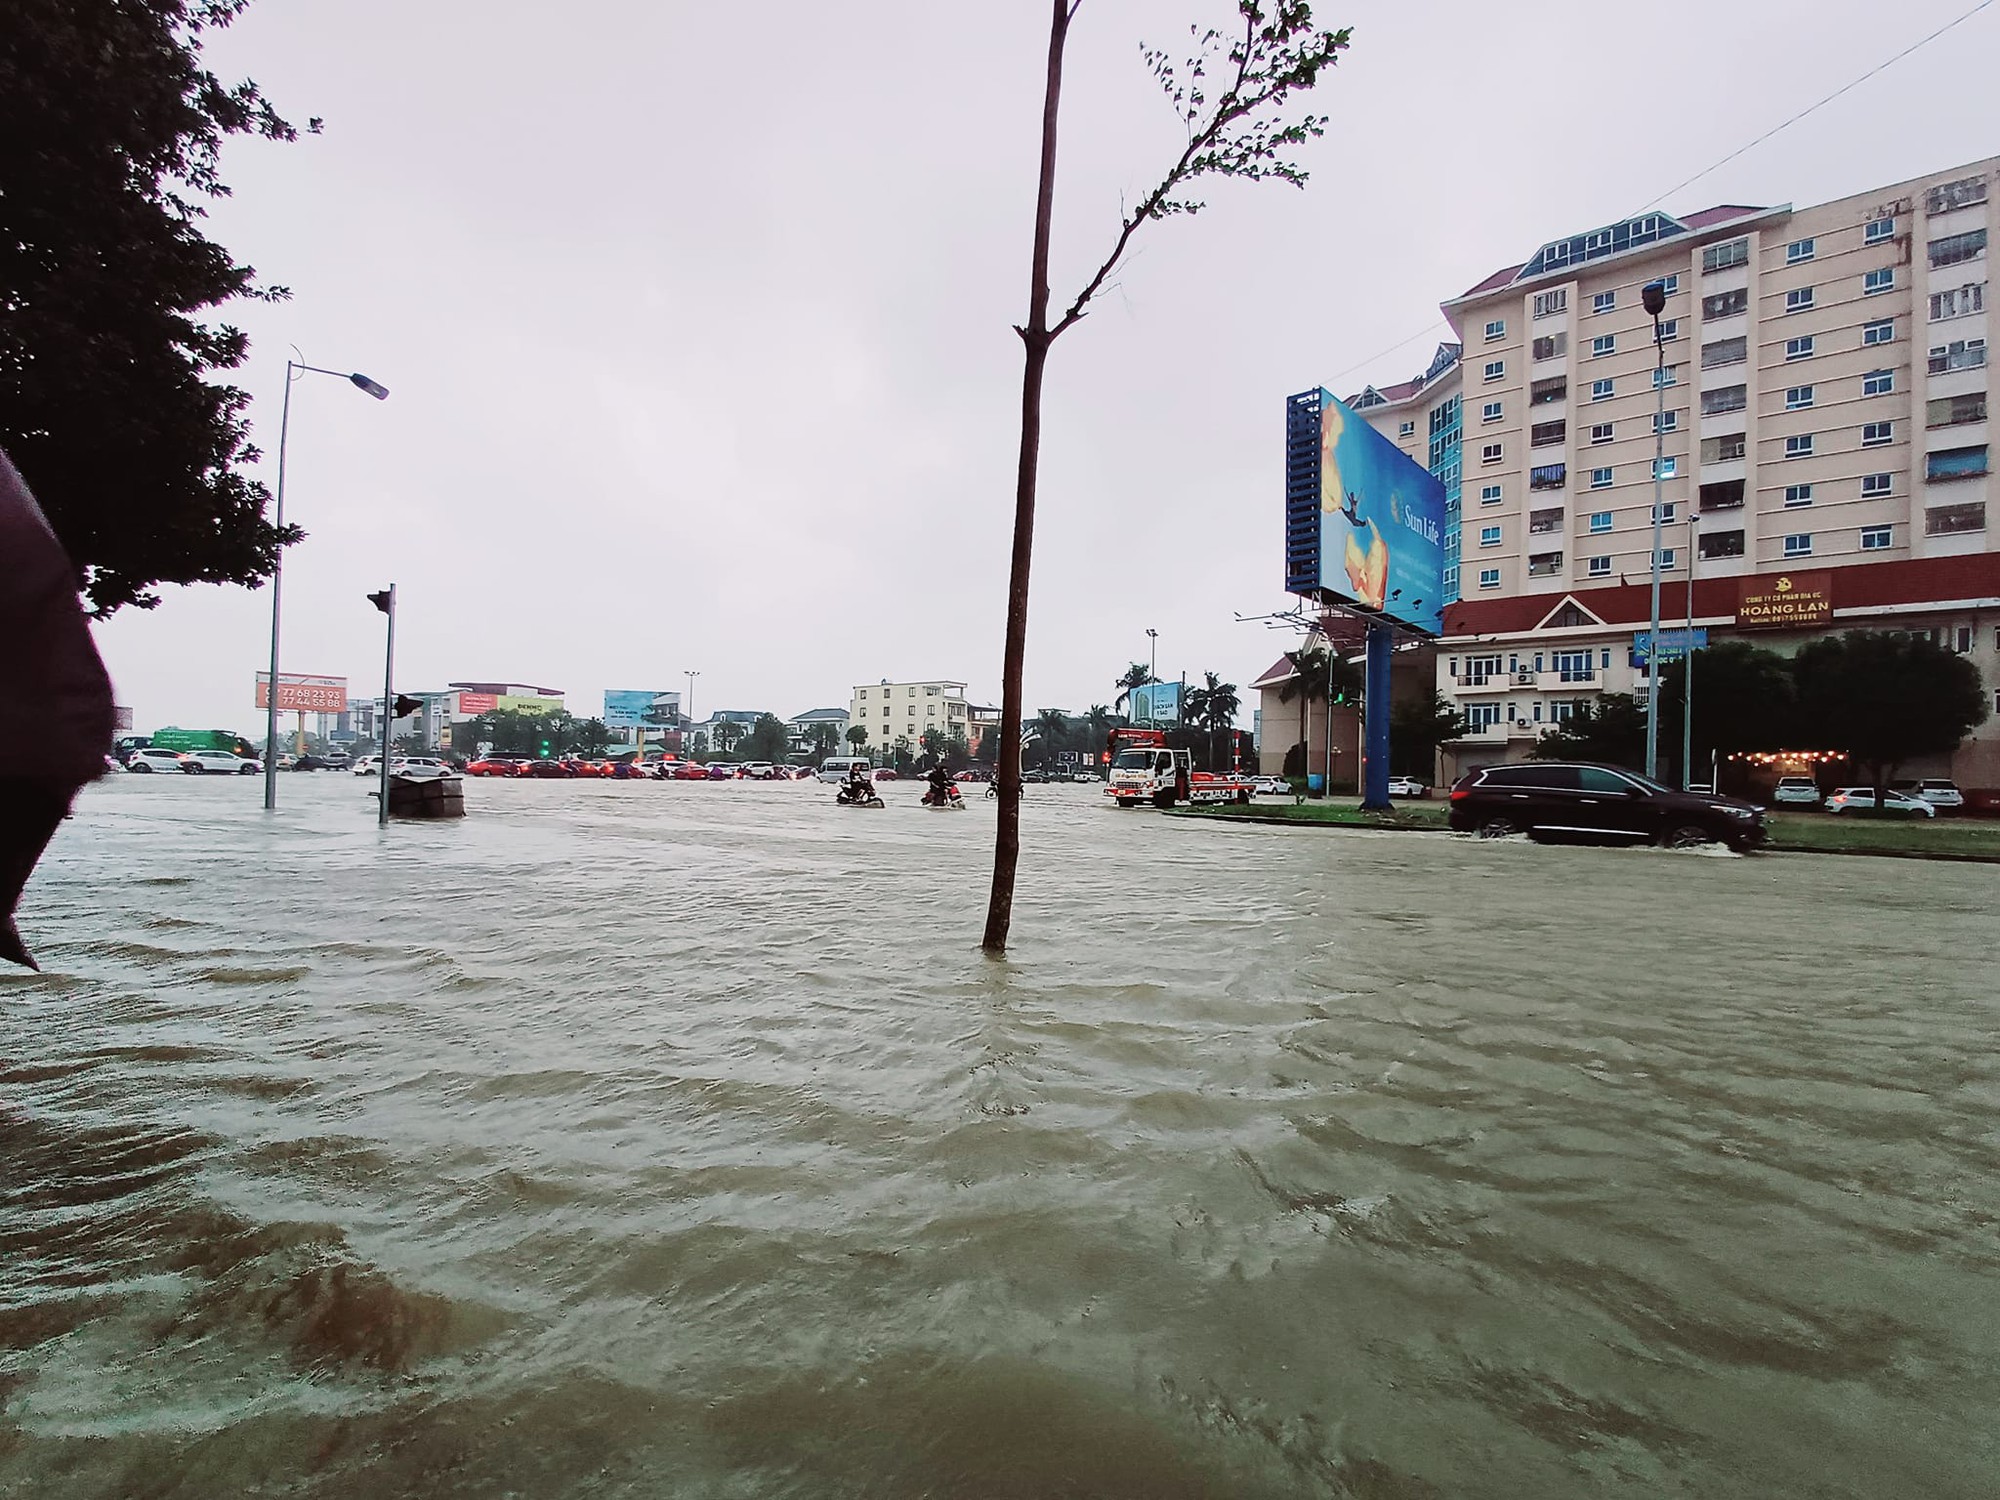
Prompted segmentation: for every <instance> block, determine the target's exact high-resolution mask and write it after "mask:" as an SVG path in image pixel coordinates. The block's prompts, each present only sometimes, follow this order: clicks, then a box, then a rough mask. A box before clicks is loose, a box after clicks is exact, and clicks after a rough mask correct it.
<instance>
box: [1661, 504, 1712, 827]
mask: <svg viewBox="0 0 2000 1500" xmlns="http://www.w3.org/2000/svg"><path fill="white" fill-rule="evenodd" d="M1700 519H1701V518H1700V515H1699V514H1698V513H1697V512H1696V510H1695V508H1694V507H1693V506H1692V505H1690V506H1689V507H1688V563H1687V568H1688V607H1687V631H1686V634H1685V635H1683V636H1682V638H1681V790H1682V791H1686V790H1687V789H1688V783H1689V782H1690V781H1692V780H1693V779H1694V553H1695V543H1694V528H1695V524H1696V523H1697V522H1698V521H1699V520H1700ZM1653 649H1654V651H1655V652H1657V651H1658V650H1659V647H1658V646H1657V645H1656V646H1655V647H1654V648H1653ZM1709 790H1710V791H1711V792H1713V791H1714V790H1715V787H1714V785H1713V784H1711V785H1710V786H1709Z"/></svg>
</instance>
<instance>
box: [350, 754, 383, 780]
mask: <svg viewBox="0 0 2000 1500" xmlns="http://www.w3.org/2000/svg"><path fill="white" fill-rule="evenodd" d="M381 769H382V757H381V756H379V755H364V756H362V757H361V759H359V760H357V761H356V762H355V763H354V774H355V775H356V776H375V775H379V774H380V773H381Z"/></svg>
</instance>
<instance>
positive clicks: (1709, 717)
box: [1660, 641, 1832, 774]
mask: <svg viewBox="0 0 2000 1500" xmlns="http://www.w3.org/2000/svg"><path fill="white" fill-rule="evenodd" d="M1686 683H1687V666H1686V663H1684V662H1679V661H1670V662H1667V663H1665V664H1664V665H1663V666H1662V667H1661V668H1660V747H1661V750H1662V752H1663V753H1670V754H1671V756H1672V758H1673V759H1674V760H1676V761H1678V760H1679V759H1680V745H1681V704H1682V701H1683V698H1684V695H1685V693H1686V691H1687V687H1686ZM1810 747H1811V741H1810V739H1809V738H1808V737H1807V736H1805V735H1803V733H1802V732H1801V726H1800V724H1799V714H1798V693H1797V691H1796V689H1795V688H1794V686H1793V681H1792V664H1791V662H1789V661H1787V660H1786V659H1785V658H1784V657H1782V656H1780V655H1778V653H1777V652H1775V651H1767V650H1765V649H1764V648H1763V647H1762V646H1757V645H1753V644H1751V643H1750V642H1749V641H1720V642H1718V643H1716V644H1715V645H1713V646H1708V647H1705V648H1704V649H1702V650H1700V651H1697V652H1696V653H1695V661H1694V763H1695V764H1696V765H1697V766H1706V765H1707V764H1708V759H1709V755H1710V752H1717V753H1720V754H1722V755H1729V754H1732V753H1734V752H1736V751H1742V750H1797V749H1806V748H1810ZM1829 748H1832V747H1829ZM1704 774H1705V773H1704Z"/></svg>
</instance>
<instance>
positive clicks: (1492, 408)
mask: <svg viewBox="0 0 2000 1500" xmlns="http://www.w3.org/2000/svg"><path fill="white" fill-rule="evenodd" d="M1479 420H1480V421H1482V422H1497V421H1499V420H1500V403H1499V402H1498V401H1489V402H1487V403H1486V404H1485V405H1484V406H1482V407H1480V408H1479Z"/></svg>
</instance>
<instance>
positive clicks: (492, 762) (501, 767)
mask: <svg viewBox="0 0 2000 1500" xmlns="http://www.w3.org/2000/svg"><path fill="white" fill-rule="evenodd" d="M527 768H528V763H527V761H525V760H523V759H522V758H521V757H520V756H518V755H482V756H480V757H479V758H478V759H477V760H475V761H473V762H471V763H470V764H469V765H467V766H466V768H465V774H466V775H468V776H519V775H520V774H521V773H522V772H523V771H525V770H526V769H527Z"/></svg>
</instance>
